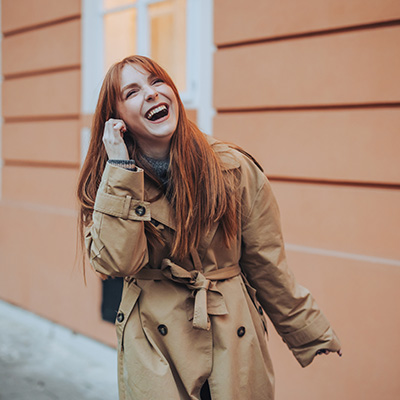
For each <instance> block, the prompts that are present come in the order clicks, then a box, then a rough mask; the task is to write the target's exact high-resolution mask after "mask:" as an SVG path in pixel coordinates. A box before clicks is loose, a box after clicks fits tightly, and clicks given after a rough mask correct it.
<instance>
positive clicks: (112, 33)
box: [104, 9, 136, 70]
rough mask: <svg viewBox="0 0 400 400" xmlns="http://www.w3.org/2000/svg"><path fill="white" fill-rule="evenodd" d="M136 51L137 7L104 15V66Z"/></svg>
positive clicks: (107, 66)
mask: <svg viewBox="0 0 400 400" xmlns="http://www.w3.org/2000/svg"><path fill="white" fill-rule="evenodd" d="M135 53H136V9H130V10H125V11H121V12H117V13H112V14H106V15H105V16H104V67H105V70H108V68H109V67H110V66H111V65H112V64H113V63H115V62H117V61H120V60H122V59H123V58H125V57H127V56H130V55H132V54H135Z"/></svg>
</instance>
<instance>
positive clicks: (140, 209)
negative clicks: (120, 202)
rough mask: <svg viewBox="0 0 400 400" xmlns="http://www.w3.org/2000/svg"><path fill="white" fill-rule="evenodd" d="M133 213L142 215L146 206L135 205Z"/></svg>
mask: <svg viewBox="0 0 400 400" xmlns="http://www.w3.org/2000/svg"><path fill="white" fill-rule="evenodd" d="M135 213H136V215H138V216H139V217H143V215H144V214H146V208H145V207H143V206H137V207H135Z"/></svg>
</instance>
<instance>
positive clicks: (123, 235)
mask: <svg viewBox="0 0 400 400" xmlns="http://www.w3.org/2000/svg"><path fill="white" fill-rule="evenodd" d="M143 198H144V172H143V170H142V169H140V168H136V170H135V171H132V170H128V169H124V168H121V167H119V166H117V165H113V164H111V163H110V162H108V163H107V164H106V167H105V169H104V173H103V176H102V180H101V183H100V186H99V189H98V191H97V194H96V201H95V204H94V211H93V221H92V224H91V225H90V226H89V227H88V228H86V231H85V246H86V248H87V250H88V253H89V260H90V263H91V265H92V267H93V268H94V269H95V270H96V271H97V272H100V273H102V274H105V275H108V276H119V277H124V276H130V275H132V274H135V273H136V272H137V271H139V270H140V269H141V268H142V267H143V266H144V265H146V263H147V262H148V249H147V240H146V235H145V232H144V221H150V207H149V203H147V202H145V201H143Z"/></svg>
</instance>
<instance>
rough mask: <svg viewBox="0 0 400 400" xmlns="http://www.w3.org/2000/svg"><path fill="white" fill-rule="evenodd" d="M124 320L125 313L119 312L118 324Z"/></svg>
mask: <svg viewBox="0 0 400 400" xmlns="http://www.w3.org/2000/svg"><path fill="white" fill-rule="evenodd" d="M124 318H125V316H124V313H123V312H119V313H118V314H117V321H118V322H122V321H123V320H124Z"/></svg>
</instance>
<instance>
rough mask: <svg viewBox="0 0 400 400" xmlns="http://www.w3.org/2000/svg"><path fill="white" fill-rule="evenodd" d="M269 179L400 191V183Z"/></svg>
mask: <svg viewBox="0 0 400 400" xmlns="http://www.w3.org/2000/svg"><path fill="white" fill-rule="evenodd" d="M268 179H269V180H270V181H272V182H288V183H299V184H302V183H307V184H312V185H330V186H353V187H354V186H355V187H362V188H373V189H392V190H400V184H398V183H385V182H360V181H335V180H328V179H324V180H322V179H310V178H293V177H286V176H276V175H269V174H268Z"/></svg>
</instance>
